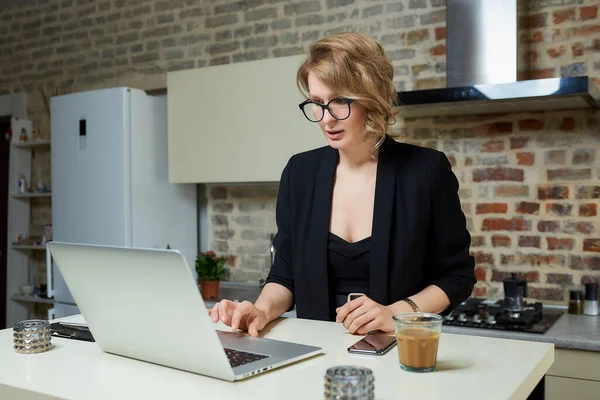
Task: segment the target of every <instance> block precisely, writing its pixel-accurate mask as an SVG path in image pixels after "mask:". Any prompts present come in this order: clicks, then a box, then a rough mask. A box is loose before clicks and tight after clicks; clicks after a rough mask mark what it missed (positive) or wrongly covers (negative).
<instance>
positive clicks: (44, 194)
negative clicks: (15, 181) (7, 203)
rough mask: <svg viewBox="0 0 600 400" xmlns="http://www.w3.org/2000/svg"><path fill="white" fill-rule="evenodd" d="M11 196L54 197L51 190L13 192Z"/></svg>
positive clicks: (22, 197)
mask: <svg viewBox="0 0 600 400" xmlns="http://www.w3.org/2000/svg"><path fill="white" fill-rule="evenodd" d="M10 196H11V197H12V198H15V199H34V198H36V197H52V193H51V192H40V193H37V192H31V193H11V195H10Z"/></svg>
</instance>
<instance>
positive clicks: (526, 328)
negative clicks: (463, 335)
mask: <svg viewBox="0 0 600 400" xmlns="http://www.w3.org/2000/svg"><path fill="white" fill-rule="evenodd" d="M562 314H563V312H562V311H556V310H543V309H542V303H525V307H524V309H523V311H521V312H518V313H514V312H509V311H506V310H504V309H503V308H502V300H500V301H491V300H485V299H467V300H466V301H465V302H463V303H461V304H460V305H459V306H458V307H456V308H455V309H454V310H453V311H452V312H451V313H450V314H449V315H447V316H446V317H444V321H443V324H444V325H452V326H462V327H467V328H480V329H496V330H503V331H515V332H528V333H545V332H546V331H547V330H548V329H549V328H550V327H551V326H552V325H553V324H554V323H555V322H556V320H558V318H559V317H560V316H561V315H562Z"/></svg>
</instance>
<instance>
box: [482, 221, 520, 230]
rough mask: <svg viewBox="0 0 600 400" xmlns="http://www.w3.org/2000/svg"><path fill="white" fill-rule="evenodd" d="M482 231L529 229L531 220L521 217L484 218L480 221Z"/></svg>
mask: <svg viewBox="0 0 600 400" xmlns="http://www.w3.org/2000/svg"><path fill="white" fill-rule="evenodd" d="M481 230H483V231H529V230H531V221H527V220H525V219H523V218H512V219H506V218H485V219H484V220H483V222H482V226H481Z"/></svg>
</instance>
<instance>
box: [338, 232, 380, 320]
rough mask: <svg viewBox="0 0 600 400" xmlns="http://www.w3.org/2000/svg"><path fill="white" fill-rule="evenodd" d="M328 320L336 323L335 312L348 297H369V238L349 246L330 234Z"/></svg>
mask: <svg viewBox="0 0 600 400" xmlns="http://www.w3.org/2000/svg"><path fill="white" fill-rule="evenodd" d="M328 247H329V251H328V254H327V255H328V268H329V277H328V280H329V294H330V308H331V312H330V313H329V318H330V320H331V321H335V316H336V312H335V309H336V308H337V307H340V306H342V305H344V304H345V303H346V301H347V300H348V294H349V293H364V294H366V295H367V296H368V295H369V259H370V256H371V238H370V237H368V238H365V239H363V240H359V241H358V242H353V243H349V242H347V241H345V240H344V239H342V238H341V237H339V236H338V235H336V234H335V233H332V232H329V246H328Z"/></svg>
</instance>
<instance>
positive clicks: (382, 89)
mask: <svg viewBox="0 0 600 400" xmlns="http://www.w3.org/2000/svg"><path fill="white" fill-rule="evenodd" d="M309 73H313V74H314V75H315V77H316V78H317V79H319V81H321V82H322V83H323V84H324V85H325V86H327V87H328V88H329V89H331V90H334V91H336V92H337V93H339V94H340V95H341V96H344V97H348V98H351V99H354V100H355V101H356V102H357V103H359V104H360V105H362V106H363V107H364V108H365V110H366V119H365V129H366V131H367V132H366V139H367V140H372V141H373V142H374V143H375V145H374V150H376V149H377V148H379V146H381V144H382V143H383V141H384V140H385V137H386V134H387V130H388V127H389V125H390V124H391V123H393V122H392V121H393V120H394V111H393V108H394V106H395V104H396V98H397V97H396V96H397V95H396V88H395V87H394V84H393V79H394V67H393V65H392V62H391V61H390V60H389V58H388V57H387V56H386V54H385V51H384V49H383V47H382V46H381V45H380V44H379V43H378V42H377V41H375V40H374V39H372V38H371V37H369V36H367V35H363V34H360V33H355V32H343V33H339V34H336V35H333V36H329V37H326V38H324V39H321V40H319V41H317V42H315V43H314V44H313V45H312V46H311V47H310V51H309V54H308V57H307V59H306V60H305V61H304V63H303V64H302V65H301V66H300V68H299V69H298V73H297V76H296V84H297V85H298V88H299V89H300V91H301V92H302V93H303V94H304V95H305V96H306V97H307V98H308V97H309V88H308V75H309Z"/></svg>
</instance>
